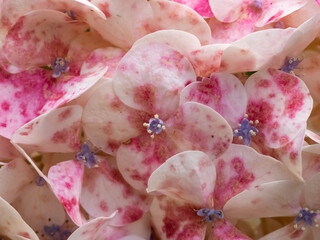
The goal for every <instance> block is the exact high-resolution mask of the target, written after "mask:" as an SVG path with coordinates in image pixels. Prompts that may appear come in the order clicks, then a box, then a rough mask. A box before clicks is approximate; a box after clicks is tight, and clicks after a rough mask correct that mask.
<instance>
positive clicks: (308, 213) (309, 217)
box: [294, 208, 320, 230]
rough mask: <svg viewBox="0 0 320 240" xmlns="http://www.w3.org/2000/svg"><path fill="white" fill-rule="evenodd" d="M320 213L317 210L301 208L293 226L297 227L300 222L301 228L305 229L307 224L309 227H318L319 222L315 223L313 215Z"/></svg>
mask: <svg viewBox="0 0 320 240" xmlns="http://www.w3.org/2000/svg"><path fill="white" fill-rule="evenodd" d="M319 213H320V211H319V210H317V211H314V210H309V209H308V208H303V209H301V210H300V212H299V213H298V215H297V216H296V218H295V219H294V222H295V224H294V228H296V229H297V228H298V225H299V224H301V226H300V227H301V228H300V229H301V230H305V225H308V226H310V227H312V226H315V227H319V224H318V223H317V220H316V219H315V217H316V216H317V215H318V214H319Z"/></svg>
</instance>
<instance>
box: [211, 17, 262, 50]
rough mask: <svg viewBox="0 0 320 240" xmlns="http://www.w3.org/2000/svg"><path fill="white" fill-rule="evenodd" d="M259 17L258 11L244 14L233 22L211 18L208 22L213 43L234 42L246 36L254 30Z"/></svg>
mask: <svg viewBox="0 0 320 240" xmlns="http://www.w3.org/2000/svg"><path fill="white" fill-rule="evenodd" d="M257 18H258V15H257V13H256V12H251V14H244V15H243V17H241V18H240V19H237V20H236V21H234V22H231V23H225V22H220V21H219V20H217V19H216V18H210V19H209V20H208V24H209V26H210V28H211V43H214V44H217V43H232V42H234V41H237V40H238V39H240V38H242V37H245V36H246V35H247V34H249V33H252V32H254V30H255V22H256V20H257Z"/></svg>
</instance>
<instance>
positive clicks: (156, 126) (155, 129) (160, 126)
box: [143, 114, 165, 138]
mask: <svg viewBox="0 0 320 240" xmlns="http://www.w3.org/2000/svg"><path fill="white" fill-rule="evenodd" d="M143 126H145V127H148V128H147V131H148V133H150V134H151V135H150V137H151V138H154V134H160V133H161V132H162V130H164V129H165V126H164V123H163V121H162V120H161V119H159V116H158V115H157V114H156V115H154V118H150V120H149V123H144V124H143Z"/></svg>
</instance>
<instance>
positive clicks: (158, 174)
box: [148, 151, 216, 207]
mask: <svg viewBox="0 0 320 240" xmlns="http://www.w3.org/2000/svg"><path fill="white" fill-rule="evenodd" d="M215 173H216V169H215V166H214V164H213V162H212V160H210V159H209V157H208V156H207V155H206V154H205V153H203V152H200V151H186V152H182V153H178V154H177V155H174V156H173V157H171V158H169V159H168V160H167V161H166V162H165V163H163V164H162V165H161V166H160V167H159V168H158V169H156V170H155V171H154V172H153V173H152V174H151V176H150V178H149V182H148V192H149V193H150V192H159V193H162V194H164V195H166V196H168V197H171V198H173V199H177V200H181V201H185V202H188V203H191V204H193V205H198V206H208V207H213V206H212V203H213V202H212V194H213V189H214V185H215V180H216V179H215V177H216V174H215Z"/></svg>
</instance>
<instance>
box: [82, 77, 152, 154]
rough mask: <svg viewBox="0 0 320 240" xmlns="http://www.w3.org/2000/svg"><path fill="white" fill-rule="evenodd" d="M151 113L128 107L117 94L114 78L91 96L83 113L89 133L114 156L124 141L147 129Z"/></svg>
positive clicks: (84, 124)
mask: <svg viewBox="0 0 320 240" xmlns="http://www.w3.org/2000/svg"><path fill="white" fill-rule="evenodd" d="M148 120H149V116H148V114H146V113H144V112H141V111H137V110H135V109H132V108H129V107H128V106H127V105H125V104H123V103H122V102H121V101H120V100H119V98H118V97H117V96H116V95H115V94H114V91H113V88H112V81H111V80H110V81H106V83H104V84H103V85H101V86H100V88H99V89H97V90H96V91H95V92H94V93H93V94H92V96H91V97H90V99H89V101H88V103H87V105H86V107H85V109H84V112H83V117H82V121H83V128H84V131H85V133H86V136H87V137H88V138H89V139H90V141H91V142H92V143H93V144H95V145H96V146H97V147H101V149H102V150H103V151H105V152H106V153H109V154H112V155H115V154H116V150H117V149H118V147H119V146H120V145H121V143H122V142H126V141H128V140H129V139H130V138H132V137H135V136H138V135H139V133H140V132H142V131H145V129H144V127H143V123H144V122H147V121H148Z"/></svg>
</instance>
